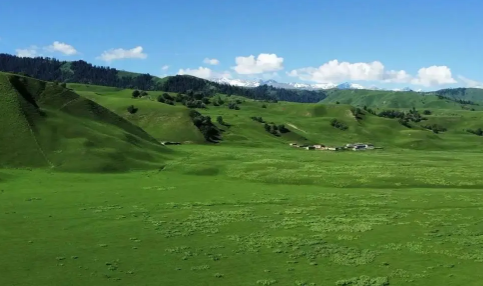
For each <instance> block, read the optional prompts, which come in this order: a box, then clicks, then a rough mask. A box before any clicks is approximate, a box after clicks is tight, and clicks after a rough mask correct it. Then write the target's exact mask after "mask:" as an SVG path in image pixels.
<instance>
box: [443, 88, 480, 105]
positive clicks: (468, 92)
mask: <svg viewBox="0 0 483 286" xmlns="http://www.w3.org/2000/svg"><path fill="white" fill-rule="evenodd" d="M435 94H437V95H441V96H445V97H449V98H453V99H457V100H467V101H473V102H478V103H483V89H481V88H448V89H441V90H438V91H436V92H435Z"/></svg>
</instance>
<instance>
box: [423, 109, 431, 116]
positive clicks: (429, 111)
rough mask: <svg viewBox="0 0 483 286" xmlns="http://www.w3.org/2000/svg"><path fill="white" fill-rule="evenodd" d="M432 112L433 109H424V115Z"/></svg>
mask: <svg viewBox="0 0 483 286" xmlns="http://www.w3.org/2000/svg"><path fill="white" fill-rule="evenodd" d="M431 113H432V112H431V110H428V109H426V110H424V111H423V114H424V115H431Z"/></svg>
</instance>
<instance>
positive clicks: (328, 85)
mask: <svg viewBox="0 0 483 286" xmlns="http://www.w3.org/2000/svg"><path fill="white" fill-rule="evenodd" d="M210 81H213V82H217V83H222V84H229V85H234V86H242V87H257V86H261V85H265V84H266V85H269V86H273V87H277V88H286V89H305V90H317V89H331V88H337V89H369V90H387V89H384V88H380V87H377V86H369V87H365V86H362V85H360V84H357V83H350V82H344V83H341V84H334V83H314V84H309V83H298V82H290V83H282V82H277V81H275V80H273V79H270V80H262V79H255V80H243V79H231V78H226V77H222V78H212V79H210ZM392 91H416V92H419V91H421V90H412V89H410V88H409V87H406V88H403V89H393V90H392Z"/></svg>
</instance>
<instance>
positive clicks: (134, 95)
mask: <svg viewBox="0 0 483 286" xmlns="http://www.w3.org/2000/svg"><path fill="white" fill-rule="evenodd" d="M140 95H141V92H140V91H139V90H137V89H136V90H134V91H133V92H132V97H133V98H138V97H139V96H140Z"/></svg>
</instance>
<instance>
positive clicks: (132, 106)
mask: <svg viewBox="0 0 483 286" xmlns="http://www.w3.org/2000/svg"><path fill="white" fill-rule="evenodd" d="M127 111H128V112H129V113H131V114H134V113H136V112H138V108H136V107H134V105H130V106H129V107H128V108H127Z"/></svg>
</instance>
